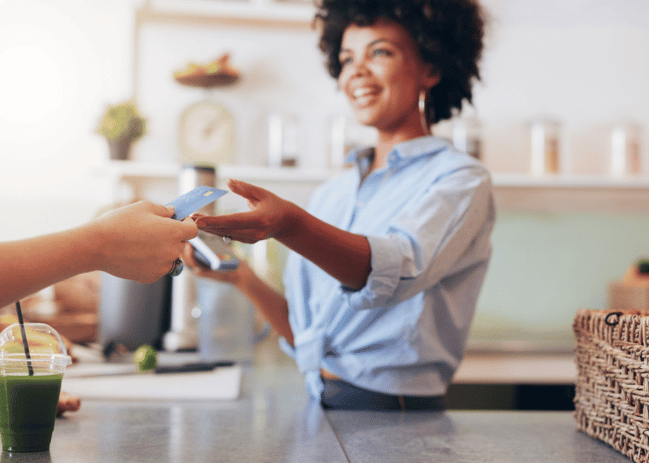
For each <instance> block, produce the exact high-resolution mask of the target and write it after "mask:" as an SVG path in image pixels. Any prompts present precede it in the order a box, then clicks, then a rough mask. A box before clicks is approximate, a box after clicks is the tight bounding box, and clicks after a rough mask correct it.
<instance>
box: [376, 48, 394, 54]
mask: <svg viewBox="0 0 649 463" xmlns="http://www.w3.org/2000/svg"><path fill="white" fill-rule="evenodd" d="M372 56H392V52H390V50H386V49H385V48H377V49H375V50H372Z"/></svg>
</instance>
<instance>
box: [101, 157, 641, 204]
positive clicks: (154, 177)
mask: <svg viewBox="0 0 649 463" xmlns="http://www.w3.org/2000/svg"><path fill="white" fill-rule="evenodd" d="M102 170H103V173H104V174H105V175H107V176H109V177H110V178H111V180H112V182H113V183H115V184H118V183H128V184H130V185H131V186H133V188H134V190H135V191H138V192H141V191H142V188H143V185H144V184H147V183H151V182H159V181H167V182H175V181H176V179H177V178H178V175H179V174H180V172H181V170H182V166H181V165H180V164H176V163H149V162H138V161H111V162H109V163H108V164H106V165H105V167H104V169H102ZM339 172H340V171H335V170H309V169H303V168H270V167H265V166H248V165H221V166H218V168H217V177H218V178H219V179H220V181H221V182H223V181H225V180H227V179H229V178H236V179H238V180H243V181H245V182H250V183H253V184H259V185H260V186H262V187H268V188H283V189H284V191H287V190H289V191H290V188H291V186H298V185H299V186H300V188H302V189H303V190H302V191H303V192H304V189H308V188H315V186H317V185H318V184H319V183H321V182H323V181H325V180H326V179H328V178H330V177H331V176H333V175H335V174H337V173H339ZM492 178H493V183H494V192H495V197H496V205H497V207H498V209H499V210H516V211H529V212H604V213H632V214H639V213H649V178H646V177H633V178H621V179H615V178H611V177H606V176H585V175H584V176H572V175H570V176H568V175H557V176H546V177H531V176H528V175H524V174H504V173H496V174H493V176H492ZM220 186H222V185H220ZM287 199H290V198H287Z"/></svg>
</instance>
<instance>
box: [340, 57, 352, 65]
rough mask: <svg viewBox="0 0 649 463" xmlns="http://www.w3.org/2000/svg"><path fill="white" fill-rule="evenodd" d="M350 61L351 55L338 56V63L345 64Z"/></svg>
mask: <svg viewBox="0 0 649 463" xmlns="http://www.w3.org/2000/svg"><path fill="white" fill-rule="evenodd" d="M351 62H352V58H351V56H342V57H341V58H340V65H341V66H345V65H346V64H349V63H351Z"/></svg>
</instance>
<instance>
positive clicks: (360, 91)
mask: <svg viewBox="0 0 649 463" xmlns="http://www.w3.org/2000/svg"><path fill="white" fill-rule="evenodd" d="M370 93H372V89H371V88H367V87H363V88H357V89H356V90H354V92H353V93H352V95H353V96H354V98H360V97H362V96H365V95H369V94H370Z"/></svg>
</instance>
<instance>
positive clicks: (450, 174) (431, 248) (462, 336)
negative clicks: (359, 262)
mask: <svg viewBox="0 0 649 463" xmlns="http://www.w3.org/2000/svg"><path fill="white" fill-rule="evenodd" d="M368 153H371V149H370V150H367V149H366V150H359V151H357V152H353V153H351V155H350V159H351V160H352V161H353V162H355V164H356V167H355V168H354V169H350V170H349V171H347V172H345V173H343V174H342V175H341V176H339V177H337V178H334V179H332V180H329V181H327V182H325V183H324V184H323V185H321V186H320V187H319V188H318V189H317V190H316V191H315V192H314V194H313V197H312V198H311V200H310V203H309V206H308V211H309V212H310V213H311V214H313V215H314V216H316V217H318V218H320V219H322V220H324V221H325V222H328V223H330V224H332V225H334V226H336V227H339V228H341V229H344V230H348V231H350V232H352V233H357V234H361V235H364V236H366V237H367V240H368V242H369V244H370V248H371V266H372V270H371V272H370V275H369V278H368V280H367V283H366V285H365V287H363V288H362V289H360V290H358V291H350V290H349V289H348V288H345V287H343V286H342V285H341V283H340V282H339V281H338V280H336V279H334V278H332V277H331V276H329V275H328V274H327V273H325V272H324V271H323V270H321V269H320V268H319V267H318V266H316V265H315V264H313V263H312V262H310V261H308V260H307V259H305V258H303V257H302V256H300V255H298V254H296V253H293V252H291V253H290V254H289V257H288V261H287V266H286V271H285V273H284V287H285V291H286V297H287V299H288V305H289V321H290V324H291V328H292V330H293V334H294V339H295V347H294V348H291V346H289V345H288V343H286V342H285V341H283V340H282V342H281V344H282V348H283V349H284V351H285V352H287V353H288V354H289V355H291V356H293V358H294V359H295V361H296V363H297V366H298V368H299V370H300V371H301V372H302V373H304V375H305V383H306V387H307V389H308V391H309V394H310V395H311V396H312V397H313V398H316V399H319V398H320V393H321V391H322V381H321V379H320V369H321V368H324V369H326V370H328V371H330V372H331V373H333V374H335V375H337V376H339V377H340V378H342V379H344V380H345V381H348V382H350V383H352V384H355V385H357V386H359V387H362V388H365V389H369V390H374V391H380V392H384V393H388V394H403V395H443V394H445V393H446V389H447V386H448V384H449V382H450V381H451V378H452V376H453V373H454V372H455V370H456V369H457V367H458V365H459V363H460V361H461V359H462V356H463V353H464V349H465V345H466V340H467V336H468V333H469V328H470V325H471V320H472V318H473V314H474V311H475V305H476V301H477V298H478V294H479V292H480V288H481V286H482V283H483V280H484V276H485V273H486V270H487V264H488V261H489V257H490V254H491V245H490V241H489V237H490V234H491V230H492V228H493V225H494V220H495V208H494V201H493V193H492V185H491V180H490V176H489V173H488V172H487V170H486V169H485V167H484V166H483V165H482V164H481V163H480V162H479V161H477V160H476V159H474V158H472V157H471V156H469V155H467V154H465V153H461V152H458V151H457V150H455V149H454V148H453V147H452V145H450V144H449V143H448V142H447V141H446V140H444V139H441V138H437V137H432V136H428V137H422V138H417V139H414V140H409V141H407V142H404V143H401V144H399V145H397V146H395V147H394V149H393V150H392V152H391V153H390V154H389V156H388V161H387V167H386V168H382V169H377V170H374V171H372V172H370V173H369V174H367V176H366V177H365V178H364V179H363V180H362V182H361V178H362V177H363V174H364V173H366V172H367V170H368V169H369V164H370V161H371V160H370V158H369V157H368ZM314 246H317V243H314Z"/></svg>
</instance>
